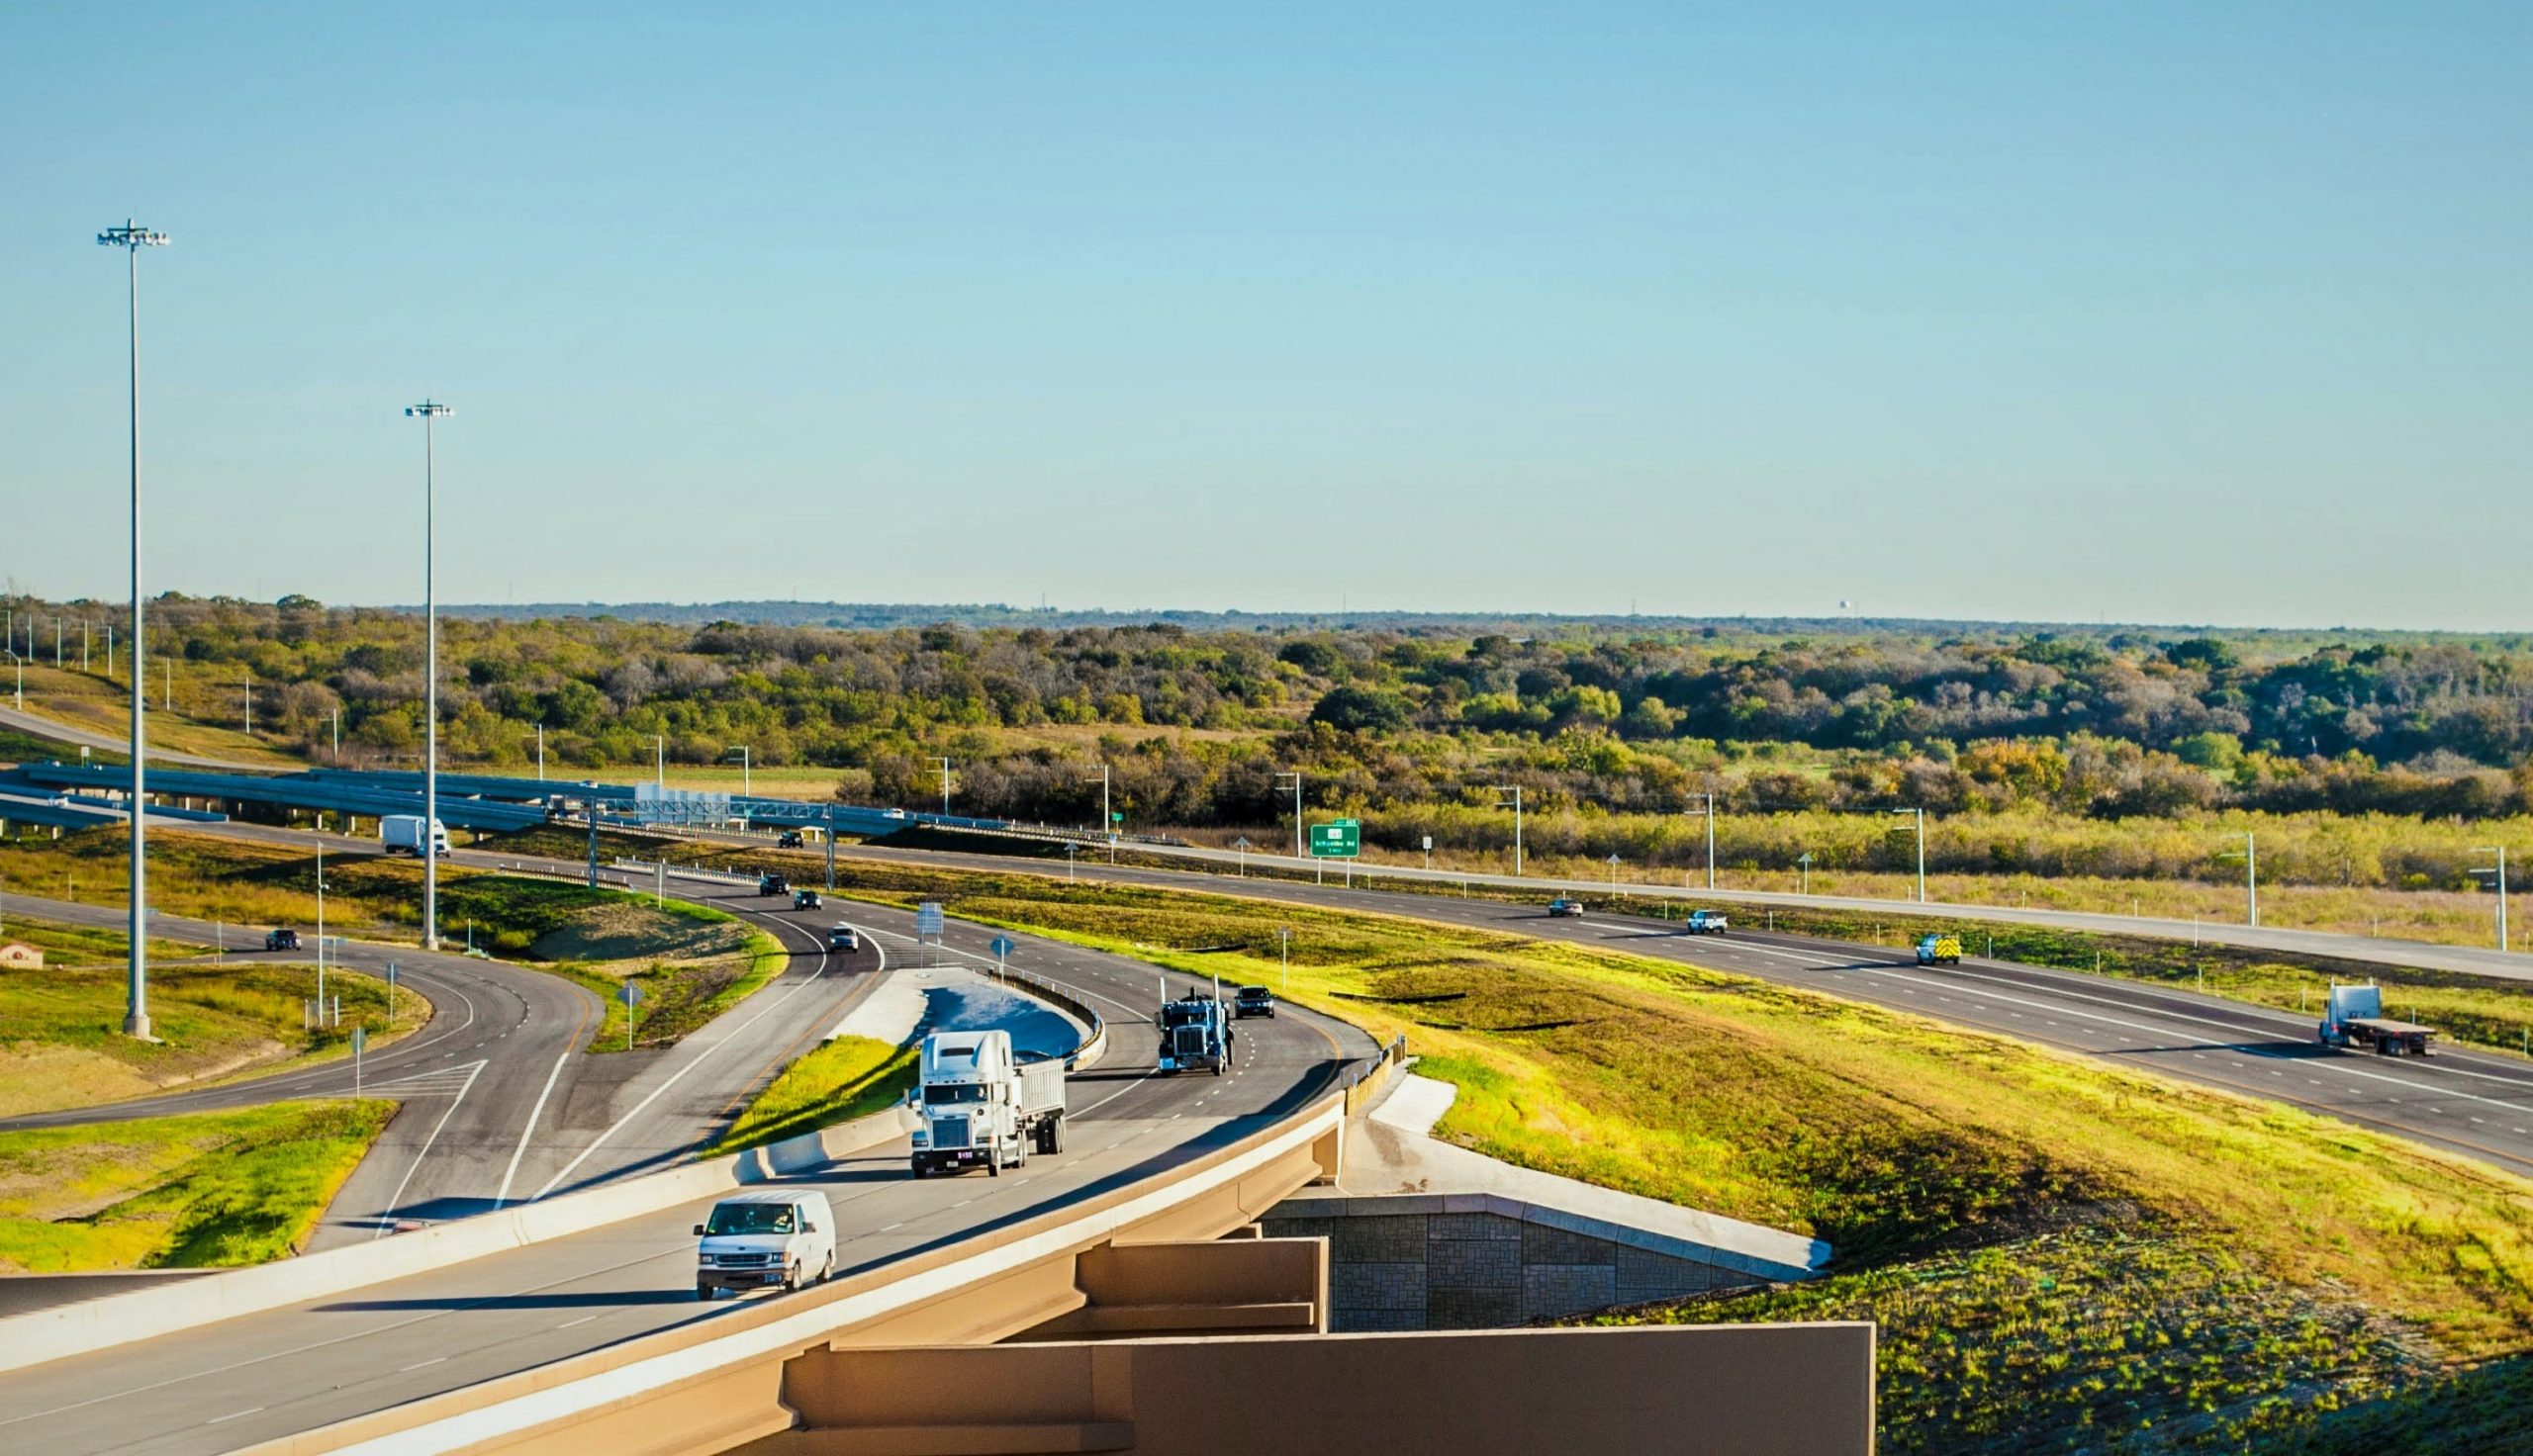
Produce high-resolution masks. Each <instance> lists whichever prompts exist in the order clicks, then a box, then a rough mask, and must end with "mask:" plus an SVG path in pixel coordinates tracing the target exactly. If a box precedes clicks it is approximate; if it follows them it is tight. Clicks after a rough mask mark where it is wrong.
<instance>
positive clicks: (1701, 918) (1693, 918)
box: [1687, 910, 1732, 936]
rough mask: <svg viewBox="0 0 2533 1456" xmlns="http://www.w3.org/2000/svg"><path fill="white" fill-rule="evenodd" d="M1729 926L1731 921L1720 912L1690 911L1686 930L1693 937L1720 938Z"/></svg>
mask: <svg viewBox="0 0 2533 1456" xmlns="http://www.w3.org/2000/svg"><path fill="white" fill-rule="evenodd" d="M1731 924H1732V922H1731V920H1729V919H1728V918H1727V917H1726V916H1725V915H1724V914H1723V913H1722V912H1720V911H1715V910H1692V911H1690V912H1689V920H1688V927H1687V929H1688V932H1689V934H1690V935H1693V936H1720V935H1722V934H1724V932H1725V930H1726V929H1727V928H1728V927H1729V926H1730V925H1731Z"/></svg>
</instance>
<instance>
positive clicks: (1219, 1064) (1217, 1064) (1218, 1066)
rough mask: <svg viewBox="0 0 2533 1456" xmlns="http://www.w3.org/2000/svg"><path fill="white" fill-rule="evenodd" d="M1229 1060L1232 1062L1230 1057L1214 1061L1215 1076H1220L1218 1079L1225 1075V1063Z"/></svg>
mask: <svg viewBox="0 0 2533 1456" xmlns="http://www.w3.org/2000/svg"><path fill="white" fill-rule="evenodd" d="M1229 1060H1231V1058H1230V1057H1228V1056H1224V1057H1218V1058H1216V1059H1215V1061H1214V1075H1215V1076H1218V1077H1219V1076H1221V1075H1222V1074H1223V1063H1224V1062H1226V1061H1229Z"/></svg>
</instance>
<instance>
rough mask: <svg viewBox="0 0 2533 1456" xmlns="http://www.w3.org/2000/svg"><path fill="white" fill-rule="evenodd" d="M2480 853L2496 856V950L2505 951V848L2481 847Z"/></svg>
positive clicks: (2499, 846) (2485, 872) (2486, 871)
mask: <svg viewBox="0 0 2533 1456" xmlns="http://www.w3.org/2000/svg"><path fill="white" fill-rule="evenodd" d="M2480 853H2482V854H2484V855H2495V856H2497V865H2496V867H2495V870H2494V872H2495V874H2496V875H2497V948H2498V949H2499V950H2501V951H2503V950H2505V949H2506V846H2504V845H2483V846H2482V847H2481V849H2480ZM2479 872H2480V873H2483V874H2487V873H2490V872H2492V871H2491V870H2486V869H2485V870H2481V871H2479Z"/></svg>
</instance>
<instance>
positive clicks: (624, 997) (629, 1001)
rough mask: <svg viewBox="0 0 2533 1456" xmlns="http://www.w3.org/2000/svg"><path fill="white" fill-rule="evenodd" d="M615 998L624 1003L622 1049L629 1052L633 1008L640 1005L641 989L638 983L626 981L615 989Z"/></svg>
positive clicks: (631, 1044)
mask: <svg viewBox="0 0 2533 1456" xmlns="http://www.w3.org/2000/svg"><path fill="white" fill-rule="evenodd" d="M615 998H616V999H617V1000H619V1001H621V1002H623V1003H624V1049H625V1050H627V1051H630V1050H632V1049H633V1008H634V1007H636V1006H639V1005H640V1004H642V987H641V985H640V984H639V983H638V982H635V981H626V982H625V983H624V984H623V986H622V987H620V988H618V989H617V991H616V993H615Z"/></svg>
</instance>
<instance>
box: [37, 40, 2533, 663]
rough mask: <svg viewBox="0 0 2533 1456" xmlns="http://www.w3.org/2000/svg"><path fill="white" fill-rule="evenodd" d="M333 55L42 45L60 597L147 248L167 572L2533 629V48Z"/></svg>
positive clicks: (44, 252)
mask: <svg viewBox="0 0 2533 1456" xmlns="http://www.w3.org/2000/svg"><path fill="white" fill-rule="evenodd" d="M356 9H362V8H357V7H339V6H314V5H311V6H284V5H262V6H235V7H209V6H185V7H177V6H153V5H145V4H144V5H136V6H128V7H100V6H74V5H38V4H33V3H29V4H19V5H13V6H11V7H8V8H7V10H6V11H5V12H0V136H5V137H7V138H8V140H7V141H6V143H5V144H0V507H5V508H4V509H0V574H5V575H6V576H7V577H9V578H10V579H12V580H14V581H15V582H16V583H17V584H18V585H19V586H20V587H22V588H25V589H29V590H34V591H39V592H47V593H52V594H78V593H83V592H85V593H95V594H100V595H112V594H115V593H117V592H121V591H123V590H124V588H125V573H124V566H123V553H124V550H125V546H124V519H125V518H124V506H123V496H122V492H123V470H124V453H123V451H124V437H123V416H122V411H123V408H124V400H123V374H122V367H123V358H122V348H123V335H122V323H123V318H122V310H123V302H124V300H123V278H122V268H121V266H120V259H119V255H116V254H112V253H109V252H108V251H107V250H105V249H102V248H99V247H96V246H95V245H93V244H92V243H91V242H90V241H89V238H90V237H91V236H92V235H93V233H94V232H95V231H96V230H97V229H98V228H100V227H105V226H107V225H109V224H111V223H114V222H119V221H121V220H122V219H123V218H124V217H126V216H127V215H131V216H133V217H136V218H138V219H140V220H141V222H143V223H145V224H148V225H150V226H154V227H160V228H163V229H165V230H167V231H169V232H170V233H172V234H173V235H174V237H175V245H174V246H173V247H170V248H168V249H165V250H163V251H159V252H155V253H152V254H149V255H147V256H145V257H144V258H143V259H142V268H143V280H142V304H143V316H144V317H143V327H144V372H145V381H144V409H145V411H146V414H147V418H146V422H145V429H146V434H147V439H146V443H145V451H146V466H145V468H146V471H147V477H148V482H149V491H150V501H151V506H150V508H151V516H150V533H151V540H152V543H153V544H152V550H151V553H150V559H151V563H152V564H151V567H150V574H151V579H152V583H153V586H154V587H172V588H178V589H181V590H185V591H189V592H240V593H247V594H255V595H261V596H266V597H270V596H274V595H278V594H280V593H281V592H287V591H294V590H296V591H306V592H312V593H314V594H316V595H318V596H320V597H323V598H325V599H328V600H338V601H396V600H406V601H410V600H415V599H418V598H419V595H420V561H419V552H418V550H417V548H416V547H415V544H414V538H415V534H416V531H417V528H418V526H419V519H420V501H419V495H420V490H419V478H420V463H421V461H420V457H421V440H420V438H419V427H418V426H415V425H412V424H410V423H409V422H407V421H406V420H404V419H403V418H402V417H400V415H399V413H398V410H399V409H400V407H402V406H404V405H406V404H409V403H412V402H413V401H415V400H417V399H420V398H421V397H422V395H423V394H425V393H433V394H437V395H439V396H440V397H442V398H445V399H447V400H449V401H451V402H452V403H453V404H454V405H455V406H456V408H457V410H458V412H457V414H456V415H455V416H454V417H453V418H452V419H451V420H449V421H448V422H447V423H446V424H445V425H444V426H443V430H442V434H441V453H440V460H441V466H442V472H441V519H442V524H443V532H444V534H443V543H444V546H443V550H442V553H441V590H442V594H443V595H444V596H445V597H446V598H448V599H452V600H492V601H499V600H502V599H505V597H506V596H515V597H516V599H520V600H528V599H540V598H542V599H553V598H587V597H596V598H611V599H624V598H637V597H639V598H650V597H669V598H674V599H681V600H686V599H711V598H719V597H728V596H760V595H770V596H794V595H802V596H811V597H834V598H843V599H854V600H1007V601H1013V602H1022V603H1027V602H1035V601H1037V600H1039V599H1040V597H1041V595H1042V594H1043V595H1044V596H1045V597H1046V599H1048V600H1050V601H1052V602H1055V603H1057V604H1060V605H1071V606H1094V605H1096V606H1111V607H1124V608H1131V607H1141V606H1157V605H1170V606H1196V607H1229V606H1238V607H1250V608H1261V609H1323V608H1325V609H1333V608H1335V607H1337V606H1338V605H1339V604H1340V602H1341V601H1343V602H1348V603H1351V604H1352V605H1354V606H1356V607H1391V606H1394V607H1417V608H1435V609H1447V608H1456V609H1536V610H1561V611H1623V610H1626V609H1628V608H1629V606H1630V605H1631V604H1634V605H1636V606H1638V607H1640V608H1642V610H1645V611H1664V612H1697V613H1740V612H1753V613H1780V612H1784V613H1805V612H1819V611H1827V610H1829V609H1831V608H1833V607H1834V605H1835V603H1836V602H1837V601H1839V600H1840V599H1842V598H1845V599H1851V600H1853V601H1855V602H1856V603H1857V605H1858V607H1859V608H1860V609H1862V610H1865V611H1868V612H1871V613H1874V614H1877V615H1880V614H1893V615H1904V614H1905V615H1921V616H1971V617H1999V616H2011V617H2045V618H2058V619H2074V620H2093V619H2096V618H2098V617H2105V616H2107V617H2110V618H2111V619H2113V620H2144V621H2159V622H2187V621H2216V622H2229V623H2246V624H2281V625H2286V624H2320V625H2329V624H2339V623H2353V624H2365V625H2386V626H2463V627H2497V626H2504V627H2526V626H2533V592H2529V591H2528V589H2527V586H2526V582H2527V574H2526V573H2525V571H2524V570H2523V569H2522V566H2521V564H2520V562H2521V558H2522V555H2523V551H2524V546H2525V544H2526V543H2527V541H2528V538H2529V537H2533V532H2528V529H2527V528H2528V526H2533V493H2528V492H2527V491H2526V490H2525V486H2526V484H2527V478H2528V472H2527V466H2528V464H2529V463H2533V409H2528V408H2527V406H2528V398H2533V396H2528V388H2527V387H2528V385H2533V286H2529V285H2528V282H2527V272H2526V260H2527V258H2528V257H2533V248H2528V243H2533V199H2529V198H2528V181H2527V179H2528V177H2533V166H2528V162H2533V156H2528V151H2533V146H2528V142H2533V99H2528V98H2533V91H2528V89H2527V88H2526V87H2525V86H2524V85H2523V77H2524V75H2525V74H2527V65H2528V62H2533V44H2528V43H2533V10H2528V9H2527V8H2526V7H2523V6H2501V5H2486V6H2478V5H2421V6H2411V7H2394V6H2356V5H2327V4H2310V3H2307V4H2293V5H2290V4H2240V5H2229V6H2206V5H2178V4H2176V5H2155V4H2139V5H2128V6H2117V7H2113V6H2096V7H2072V6H2033V5H2028V4H2002V3H2001V4H1995V5H1943V4H1925V5H1917V6H1891V5H1859V6H1852V7H1841V6H1815V7H1747V6H1737V7H1711V8H1710V7H1693V6H1683V5H1663V6H1643V7H1634V6H1597V7H1596V6H1564V7H1529V8H1514V7H1490V6H1483V5H1471V4H1456V5H1451V6H1432V7H1404V6H1400V7H1362V6H1313V5H1287V6H1274V7H1254V8H1251V9H1250V10H1248V11H1243V12H1234V11H1232V10H1231V9H1230V8H1229V7H1164V6H1152V7H1129V6H1065V7H1054V6H1008V7H1005V6H983V5H979V6H958V7H921V8H916V7H899V8H896V9H894V10H886V11H884V10H883V8H881V7H876V6H835V5H815V6H799V7H780V6H762V7H747V8H745V9H739V8H726V7H708V6H694V5H681V6H654V7H646V6H588V7H579V8H567V7H560V6H550V5H525V6H470V5H438V6H431V7H423V8H408V9H405V10H401V11H396V12H387V11H383V10H382V11H369V12H366V13H363V14H354V13H353V11H355V10H356ZM1367 11H1377V12H1378V13H1377V14H1371V15H1367V14H1366V13H1365V12H1367ZM1198 12H1205V13H1198Z"/></svg>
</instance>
